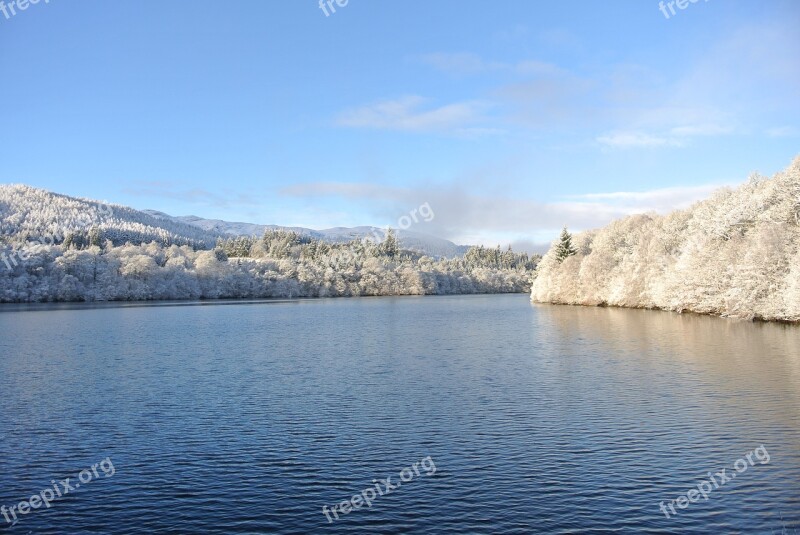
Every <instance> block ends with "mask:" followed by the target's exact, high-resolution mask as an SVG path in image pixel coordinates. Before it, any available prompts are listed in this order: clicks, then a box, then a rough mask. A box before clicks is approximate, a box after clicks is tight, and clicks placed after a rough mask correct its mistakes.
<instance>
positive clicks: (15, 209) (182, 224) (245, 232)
mask: <svg viewBox="0 0 800 535" xmlns="http://www.w3.org/2000/svg"><path fill="white" fill-rule="evenodd" d="M92 229H96V232H97V236H100V237H102V239H103V240H106V239H109V240H111V241H112V242H113V243H114V245H121V244H124V243H126V242H131V243H134V244H139V243H149V242H152V241H156V242H158V243H161V244H176V245H191V246H192V247H195V248H202V249H208V248H211V247H213V246H214V244H215V243H216V241H217V239H218V238H229V237H231V236H261V235H263V234H264V232H265V231H267V230H290V231H294V232H297V233H298V234H302V235H305V236H310V237H313V238H317V239H320V240H324V241H327V242H331V243H343V242H348V241H351V240H353V239H363V238H366V237H373V236H374V237H379V238H382V237H383V236H384V230H383V229H380V228H377V227H367V226H363V227H354V228H345V227H336V228H331V229H324V230H314V229H308V228H303V227H285V226H279V225H257V224H253V223H234V222H228V221H222V220H215V219H204V218H201V217H197V216H181V217H175V216H171V215H169V214H165V213H163V212H157V211H155V210H135V209H133V208H129V207H127V206H122V205H117V204H105V203H102V202H99V201H95V200H91V199H81V198H76V197H69V196H67V195H60V194H57V193H52V192H49V191H47V190H43V189H38V188H33V187H30V186H25V185H21V184H12V185H0V242H19V241H46V242H54V243H62V242H63V241H64V240H72V239H75V240H84V241H85V240H91V239H92V238H91V237H90V236H89V233H90V232H91V231H92ZM397 237H398V239H399V241H400V246H401V247H402V248H405V249H412V250H415V251H418V252H420V253H422V254H426V255H429V256H433V257H456V256H463V255H464V253H465V252H466V251H467V249H468V247H467V246H461V245H456V244H455V243H453V242H451V241H448V240H444V239H442V238H437V237H435V236H430V235H428V234H424V233H420V232H412V231H408V230H398V231H397Z"/></svg>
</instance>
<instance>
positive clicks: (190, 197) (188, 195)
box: [122, 181, 259, 208]
mask: <svg viewBox="0 0 800 535" xmlns="http://www.w3.org/2000/svg"><path fill="white" fill-rule="evenodd" d="M122 191H123V192H124V193H127V194H128V195H135V196H137V197H150V198H154V199H171V200H179V201H183V202H186V203H189V204H198V205H204V206H213V207H216V208H231V207H241V206H254V205H257V204H258V203H259V201H258V199H257V198H256V197H254V196H253V195H251V194H244V193H236V192H232V191H229V190H224V191H222V192H212V191H209V190H206V189H202V188H196V187H188V188H187V187H185V186H184V185H182V184H180V183H176V182H164V181H136V182H134V183H133V184H132V185H131V186H129V187H126V188H123V190H122Z"/></svg>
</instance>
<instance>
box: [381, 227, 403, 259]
mask: <svg viewBox="0 0 800 535" xmlns="http://www.w3.org/2000/svg"><path fill="white" fill-rule="evenodd" d="M381 245H382V247H381V249H382V252H383V254H385V255H386V256H388V257H389V258H394V257H395V256H397V253H399V252H400V247H399V246H398V245H397V238H396V237H395V235H394V229H392V228H390V229H388V230H387V231H386V238H385V239H384V240H383V243H382V244H381Z"/></svg>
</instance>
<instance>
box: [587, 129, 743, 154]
mask: <svg viewBox="0 0 800 535" xmlns="http://www.w3.org/2000/svg"><path fill="white" fill-rule="evenodd" d="M733 131H734V130H733V128H730V127H725V126H720V125H716V124H697V125H684V126H676V127H673V128H670V129H669V130H668V131H667V132H666V133H664V134H661V133H657V134H649V133H646V132H641V131H615V132H610V133H607V134H605V135H602V136H599V137H598V138H597V139H596V141H597V142H598V143H600V144H601V145H603V146H605V147H612V148H617V149H629V148H642V147H683V146H686V145H688V144H689V143H690V141H691V138H693V137H701V136H722V135H728V134H731V133H733Z"/></svg>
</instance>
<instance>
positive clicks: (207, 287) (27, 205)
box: [0, 185, 538, 302]
mask: <svg viewBox="0 0 800 535" xmlns="http://www.w3.org/2000/svg"><path fill="white" fill-rule="evenodd" d="M204 225H206V226H207V228H203V226H204ZM233 229H236V232H235V231H233ZM371 230H372V227H359V228H356V229H344V228H342V229H329V230H328V231H319V232H317V231H308V229H293V230H284V229H282V228H280V227H261V228H259V227H256V226H247V225H246V224H228V223H226V222H209V220H201V219H200V218H187V221H184V220H182V219H180V218H173V217H171V216H168V215H166V214H161V213H157V212H140V211H137V210H133V209H131V208H127V207H124V206H119V205H107V204H103V203H99V202H97V201H92V200H87V199H76V198H72V197H67V196H64V195H57V194H54V193H49V192H47V191H44V190H39V189H35V188H30V187H28V186H16V185H15V186H1V187H0V231H2V241H0V302H48V301H114V300H165V299H218V298H267V297H338V296H362V295H427V294H466V293H506V292H527V291H529V290H530V280H531V273H532V271H533V269H534V268H535V264H536V261H537V260H538V257H534V258H529V257H528V255H527V254H525V253H522V254H517V253H514V252H513V251H511V250H508V251H501V250H500V248H499V247H498V248H497V249H486V248H484V247H472V248H468V250H467V251H466V253H465V254H463V255H462V256H460V257H454V258H444V257H443V256H438V255H435V254H430V255H428V254H425V253H424V252H420V251H419V250H416V251H415V250H411V249H412V247H407V248H404V246H403V243H402V241H401V240H399V239H397V238H396V237H395V235H394V233H388V234H387V235H386V236H384V235H383V234H379V235H377V236H376V237H379V238H380V240H378V239H375V240H364V239H363V236H365V235H372V232H371ZM255 231H258V232H255ZM306 231H308V232H306ZM237 232H241V233H242V234H244V233H245V232H246V233H247V234H250V233H251V232H253V234H254V235H237ZM259 232H260V234H259ZM413 239H414V236H413V235H407V236H406V244H413V243H414V242H413ZM432 243H433V244H434V245H436V246H442V244H441V243H437V242H435V241H433V242H431V241H430V240H428V239H424V240H421V241H420V242H419V244H420V245H421V248H425V247H429V246H431V244H432ZM447 243H450V242H447ZM450 245H452V246H453V247H456V246H455V245H453V244H451V243H450Z"/></svg>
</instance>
